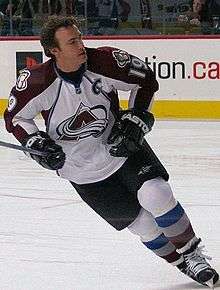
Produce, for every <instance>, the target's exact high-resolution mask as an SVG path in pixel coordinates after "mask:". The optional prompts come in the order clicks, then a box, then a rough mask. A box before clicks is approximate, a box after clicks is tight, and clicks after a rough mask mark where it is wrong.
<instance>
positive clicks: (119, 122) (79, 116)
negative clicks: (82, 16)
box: [4, 16, 219, 287]
mask: <svg viewBox="0 0 220 290" xmlns="http://www.w3.org/2000/svg"><path fill="white" fill-rule="evenodd" d="M41 44H42V46H43V48H44V51H45V54H46V55H47V56H48V57H49V58H50V59H49V60H48V61H47V62H45V63H43V64H40V65H37V66H35V67H33V68H31V69H24V70H23V71H22V72H21V74H20V76H19V78H18V80H17V83H16V85H15V86H14V87H13V88H12V91H11V94H10V96H9V102H8V108H7V109H6V111H5V114H4V118H5V122H6V128H7V130H8V131H9V132H10V133H12V134H13V135H14V136H15V137H16V138H17V140H19V141H20V143H21V144H22V145H23V146H26V147H27V148H32V149H36V150H40V151H43V152H45V153H46V154H47V155H46V157H42V156H37V155H33V154H31V157H32V158H33V159H34V160H35V161H37V162H38V163H39V164H40V165H41V166H43V167H45V168H47V169H51V170H56V171H57V174H58V175H59V176H60V177H62V178H65V179H67V180H69V181H70V183H71V184H72V185H73V187H74V188H75V190H76V191H77V192H78V194H79V195H80V196H81V198H82V199H83V200H84V201H85V202H86V203H87V204H88V205H89V206H90V207H91V208H92V209H93V210H94V211H95V212H96V213H97V214H99V215H100V216H101V217H102V218H103V219H105V220H106V221H107V222H108V223H109V224H111V225H112V226H113V227H114V228H115V229H117V230H122V229H124V228H126V227H127V228H128V229H129V230H130V231H131V232H132V233H133V234H136V235H138V236H139V237H140V240H141V242H142V243H143V245H144V246H145V247H146V248H148V249H150V250H152V251H153V252H154V253H155V254H156V255H157V256H159V257H161V258H162V259H164V260H166V261H167V262H168V263H170V264H172V265H173V266H175V267H177V269H179V270H180V271H182V272H183V273H184V274H186V275H187V276H189V277H191V278H192V279H194V280H195V281H197V282H198V283H200V284H204V285H208V286H210V287H213V285H214V284H215V283H216V282H217V281H218V279H219V276H218V274H217V272H216V271H215V270H214V269H213V268H212V267H211V266H210V265H209V263H208V262H207V261H206V259H205V256H204V255H203V254H202V252H201V247H200V246H199V245H200V242H201V239H200V238H198V237H197V236H196V235H195V232H194V230H193V228H192V225H191V222H190V220H189V218H188V217H187V214H186V213H185V211H184V209H183V207H182V206H181V204H180V203H179V202H178V201H177V200H176V199H175V198H174V196H173V192H172V189H171V187H170V185H169V183H168V179H169V176H168V173H167V171H166V170H165V168H164V167H163V165H162V164H161V162H160V161H159V160H158V158H157V157H156V155H155V154H154V152H153V151H152V149H151V148H150V147H149V146H148V144H147V143H146V141H145V139H144V136H145V135H146V134H147V133H148V132H149V131H150V130H151V128H152V126H153V123H154V117H153V115H152V113H150V112H149V110H148V108H149V107H150V104H151V101H152V98H153V95H154V93H155V92H156V91H157V90H158V83H157V81H156V79H155V76H154V74H153V72H152V71H151V70H150V68H149V67H148V66H147V65H146V64H145V63H144V62H143V61H141V60H140V59H138V58H137V57H136V56H133V55H130V54H128V53H127V52H125V51H122V50H120V49H116V48H110V47H101V48H85V47H84V45H83V42H82V38H81V33H80V31H79V29H78V28H77V23H76V21H75V19H74V18H73V17H58V16H53V17H51V18H49V20H48V21H47V23H46V24H45V25H44V27H43V29H42V33H41ZM118 90H122V91H130V99H129V109H128V110H124V111H121V110H120V109H119V99H118V93H117V91H118ZM39 113H41V115H42V117H43V119H44V121H45V125H46V126H45V132H43V131H39V129H38V127H37V125H36V123H35V122H34V118H35V117H36V116H37V115H38V114H39Z"/></svg>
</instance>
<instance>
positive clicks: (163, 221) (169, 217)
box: [155, 202, 185, 228]
mask: <svg viewBox="0 0 220 290" xmlns="http://www.w3.org/2000/svg"><path fill="white" fill-rule="evenodd" d="M184 213H185V211H184V209H183V208H182V206H181V205H180V204H179V202H178V203H177V205H176V206H175V207H174V208H173V209H171V210H170V211H168V212H167V213H166V214H164V215H161V216H159V217H157V218H156V219H155V220H156V222H157V224H158V226H159V227H161V228H166V227H169V226H171V225H173V224H175V223H177V222H178V220H180V218H181V217H182V216H183V215H184Z"/></svg>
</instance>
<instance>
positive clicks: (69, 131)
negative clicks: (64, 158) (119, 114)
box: [57, 103, 108, 140]
mask: <svg viewBox="0 0 220 290" xmlns="http://www.w3.org/2000/svg"><path fill="white" fill-rule="evenodd" d="M107 125H108V119H107V110H106V108H105V107H104V106H102V105H98V106H95V107H92V108H89V107H87V106H85V105H84V104H83V103H80V105H79V107H78V109H77V112H76V114H75V115H73V116H71V117H70V118H68V119H66V120H64V121H63V122H62V123H61V124H60V125H59V126H58V127H57V133H58V135H59V136H60V137H59V139H60V140H79V139H83V138H87V137H89V136H93V137H95V138H97V137H99V136H100V135H102V133H103V132H104V130H105V129H106V127H107Z"/></svg>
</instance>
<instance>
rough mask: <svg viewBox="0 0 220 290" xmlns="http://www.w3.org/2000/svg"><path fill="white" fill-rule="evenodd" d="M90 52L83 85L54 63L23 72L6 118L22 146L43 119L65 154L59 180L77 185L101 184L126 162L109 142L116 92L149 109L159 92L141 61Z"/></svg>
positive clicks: (115, 52)
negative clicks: (37, 119) (111, 149)
mask: <svg viewBox="0 0 220 290" xmlns="http://www.w3.org/2000/svg"><path fill="white" fill-rule="evenodd" d="M86 51H87V55H88V61H87V64H86V70H84V71H83V73H82V76H81V79H80V82H79V83H76V82H74V81H71V80H68V79H64V78H62V77H61V75H60V74H59V72H58V70H57V69H56V65H55V63H54V62H53V61H52V60H49V61H47V62H45V63H43V64H40V65H37V66H34V67H32V68H30V69H24V70H23V71H22V72H21V74H20V76H19V78H18V80H17V83H16V85H15V87H13V89H12V91H11V94H10V96H9V102H8V108H7V109H6V111H5V114H4V118H5V123H6V128H7V130H8V131H9V132H11V133H13V134H14V136H15V137H16V138H17V140H19V141H20V142H22V140H23V139H24V138H25V137H27V136H28V135H29V134H32V133H34V132H36V131H38V130H39V129H38V127H37V125H36V123H35V122H34V119H35V117H36V116H37V115H38V114H39V113H41V115H42V117H43V118H44V120H45V126H46V128H45V130H46V132H47V133H48V134H49V136H50V137H51V138H52V139H53V140H55V141H56V143H57V144H59V145H61V146H62V148H63V151H64V152H65V154H66V162H65V164H64V166H63V168H62V169H60V170H58V174H59V175H60V176H61V177H63V178H65V179H68V180H71V181H73V182H75V183H78V184H85V183H92V182H96V181H100V180H103V179H105V178H107V177H108V176H110V175H111V174H113V173H114V172H115V171H117V170H118V169H119V168H120V167H121V166H122V164H123V163H124V162H125V160H126V158H122V157H121V158H118V157H112V156H111V155H110V154H109V145H108V144H107V142H106V141H107V138H108V135H109V133H110V131H111V128H112V126H113V124H114V122H115V119H116V118H117V116H118V113H119V98H118V92H117V91H118V90H122V91H130V99H129V106H130V107H136V108H139V109H140V108H145V109H146V108H148V106H149V105H150V102H151V99H152V97H153V94H154V92H155V91H156V90H157V89H158V83H157V81H156V80H155V77H154V74H153V72H152V71H151V70H150V68H149V67H148V66H147V65H146V64H145V63H144V62H143V61H141V60H140V59H138V58H137V57H135V56H132V55H129V54H128V53H127V52H125V51H121V50H119V49H116V48H110V47H102V48H97V49H95V48H86Z"/></svg>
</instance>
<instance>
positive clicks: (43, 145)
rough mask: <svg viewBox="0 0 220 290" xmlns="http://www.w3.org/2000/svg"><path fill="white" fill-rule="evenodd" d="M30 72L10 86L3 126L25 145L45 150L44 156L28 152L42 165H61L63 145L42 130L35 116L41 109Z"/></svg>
mask: <svg viewBox="0 0 220 290" xmlns="http://www.w3.org/2000/svg"><path fill="white" fill-rule="evenodd" d="M29 77H30V72H29V71H28V70H26V71H23V73H22V74H21V75H20V76H19V78H18V80H17V83H16V86H15V87H14V88H13V89H12V91H11V93H10V96H9V100H8V107H7V108H6V110H5V112H4V119H5V124H6V129H7V130H8V132H10V133H12V134H13V135H14V136H15V138H16V139H17V140H18V141H19V142H20V143H21V144H22V145H23V146H25V147H27V148H31V149H34V150H38V151H42V152H45V153H47V154H46V156H39V155H35V154H30V157H31V158H32V159H34V160H35V161H37V162H38V163H39V164H40V165H41V166H43V167H45V168H47V169H51V170H57V169H59V168H61V167H62V166H63V165H64V162H65V154H64V153H63V150H62V148H61V147H60V146H59V145H57V144H56V143H55V141H54V140H52V139H51V138H50V137H49V135H48V134H46V133H45V132H42V131H40V130H39V128H38V127H37V125H36V123H35V122H34V118H35V117H36V116H37V115H38V114H39V113H40V112H41V111H42V109H43V108H42V103H41V99H40V97H39V96H40V94H39V92H38V91H36V90H35V87H34V86H33V85H32V82H33V80H31V79H30V80H29Z"/></svg>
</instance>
